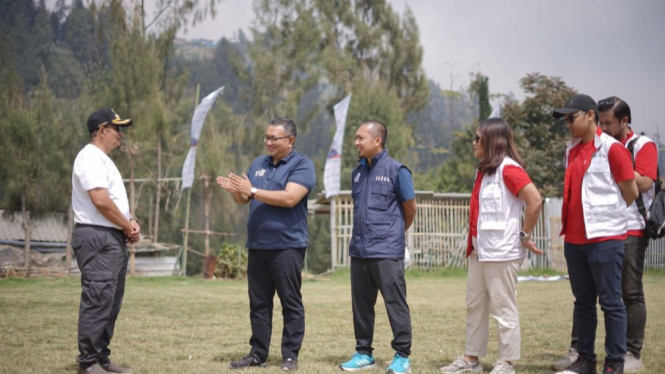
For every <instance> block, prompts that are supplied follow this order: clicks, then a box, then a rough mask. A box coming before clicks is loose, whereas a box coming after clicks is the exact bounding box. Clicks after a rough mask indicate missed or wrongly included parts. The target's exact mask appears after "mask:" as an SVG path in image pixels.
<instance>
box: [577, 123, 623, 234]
mask: <svg viewBox="0 0 665 374" xmlns="http://www.w3.org/2000/svg"><path fill="white" fill-rule="evenodd" d="M581 141H582V138H574V139H571V140H569V141H567V142H566V147H567V148H566V167H568V156H569V153H570V150H571V149H572V148H573V147H575V146H576V145H577V144H579V143H580V142H581ZM615 143H618V142H617V141H616V140H615V139H614V138H612V137H611V136H609V135H607V134H605V133H601V135H600V136H598V134H595V137H594V141H593V145H594V147H595V148H596V151H595V152H594V153H593V156H592V157H591V163H590V164H589V167H588V168H587V170H586V172H585V173H584V177H583V178H582V213H583V214H584V226H585V228H586V237H587V239H594V238H602V237H607V236H619V235H624V234H626V230H627V227H628V225H627V223H628V219H627V216H628V212H627V209H626V201H625V200H624V199H623V196H622V195H621V190H620V189H619V185H618V184H617V183H616V181H615V180H614V177H612V172H611V171H610V163H609V160H608V158H607V157H608V154H609V152H610V147H612V145H613V144H615ZM619 144H621V143H619Z"/></svg>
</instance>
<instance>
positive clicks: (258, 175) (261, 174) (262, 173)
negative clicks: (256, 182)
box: [254, 169, 266, 177]
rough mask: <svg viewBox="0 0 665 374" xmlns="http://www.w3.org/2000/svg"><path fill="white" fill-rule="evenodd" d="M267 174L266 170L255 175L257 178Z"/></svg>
mask: <svg viewBox="0 0 665 374" xmlns="http://www.w3.org/2000/svg"><path fill="white" fill-rule="evenodd" d="M265 173H266V169H261V170H257V171H256V173H255V174H254V176H255V177H262V176H263V175H264V174H265Z"/></svg>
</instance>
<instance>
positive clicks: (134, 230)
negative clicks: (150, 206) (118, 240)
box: [122, 219, 141, 244]
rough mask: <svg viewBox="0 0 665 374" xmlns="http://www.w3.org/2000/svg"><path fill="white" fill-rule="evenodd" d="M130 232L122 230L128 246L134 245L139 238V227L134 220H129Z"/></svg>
mask: <svg viewBox="0 0 665 374" xmlns="http://www.w3.org/2000/svg"><path fill="white" fill-rule="evenodd" d="M129 226H130V230H127V229H124V230H122V231H123V232H124V234H125V238H126V239H125V241H126V242H127V243H129V244H134V243H136V242H138V241H139V239H140V238H141V225H139V223H138V222H136V221H135V220H133V219H132V220H129Z"/></svg>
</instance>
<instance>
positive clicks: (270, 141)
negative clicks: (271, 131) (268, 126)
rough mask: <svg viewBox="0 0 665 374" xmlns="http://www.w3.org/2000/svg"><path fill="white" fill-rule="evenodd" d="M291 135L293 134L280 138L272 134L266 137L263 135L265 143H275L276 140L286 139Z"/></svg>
mask: <svg viewBox="0 0 665 374" xmlns="http://www.w3.org/2000/svg"><path fill="white" fill-rule="evenodd" d="M289 136H291V135H287V136H282V137H279V138H273V137H270V136H264V137H263V142H264V143H274V142H276V141H278V140H280V139H286V138H288V137H289Z"/></svg>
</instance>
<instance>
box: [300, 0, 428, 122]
mask: <svg viewBox="0 0 665 374" xmlns="http://www.w3.org/2000/svg"><path fill="white" fill-rule="evenodd" d="M312 8H313V11H314V14H315V15H316V18H317V25H318V28H319V30H320V32H321V33H322V40H321V43H322V48H321V64H322V67H323V69H324V71H325V72H326V76H327V78H328V79H329V80H330V82H331V83H332V84H333V85H334V86H337V87H339V88H341V89H343V90H346V91H347V92H348V91H350V90H351V89H353V88H357V87H356V86H355V85H354V84H353V83H354V82H355V80H356V78H357V77H358V76H366V77H367V76H369V77H371V78H372V79H373V80H379V81H382V82H384V83H385V84H386V86H387V87H388V88H390V89H393V90H395V92H396V93H397V96H398V97H399V99H400V107H401V108H402V110H403V111H404V112H405V114H408V113H410V112H412V111H415V110H418V109H422V108H423V107H424V106H425V105H426V104H427V99H428V93H429V89H428V86H427V78H426V76H425V73H424V71H423V69H422V66H421V64H422V56H423V51H422V46H421V45H420V35H419V31H418V25H417V23H416V20H415V17H414V16H413V13H411V10H410V9H408V8H407V10H406V12H405V13H404V16H403V17H400V16H399V15H398V14H396V13H395V12H394V11H393V9H392V7H391V6H390V5H389V4H388V3H387V2H386V1H385V0H342V1H334V2H333V1H327V0H314V1H313V2H312ZM387 41H390V42H387ZM358 88H359V87H358ZM353 92H355V90H354V91H353ZM341 96H343V95H341ZM336 99H337V98H336ZM337 101H339V100H337Z"/></svg>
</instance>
